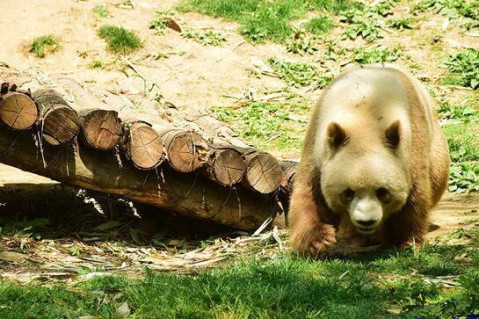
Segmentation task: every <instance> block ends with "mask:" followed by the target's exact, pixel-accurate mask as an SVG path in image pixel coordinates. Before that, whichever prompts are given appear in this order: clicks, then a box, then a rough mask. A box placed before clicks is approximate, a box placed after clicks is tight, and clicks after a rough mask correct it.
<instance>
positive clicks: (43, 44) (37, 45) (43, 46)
mask: <svg viewBox="0 0 479 319" xmlns="http://www.w3.org/2000/svg"><path fill="white" fill-rule="evenodd" d="M57 49H58V41H57V39H56V38H55V37H54V36H52V35H44V36H41V37H37V38H35V39H33V40H32V42H31V43H30V52H31V53H33V54H34V55H35V56H36V57H37V58H44V57H45V56H46V55H47V54H48V53H54V52H55V51H56V50H57Z"/></svg>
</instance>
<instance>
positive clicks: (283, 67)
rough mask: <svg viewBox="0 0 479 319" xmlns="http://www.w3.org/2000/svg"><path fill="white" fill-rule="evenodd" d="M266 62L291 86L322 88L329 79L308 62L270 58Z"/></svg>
mask: <svg viewBox="0 0 479 319" xmlns="http://www.w3.org/2000/svg"><path fill="white" fill-rule="evenodd" d="M268 64H269V65H270V66H271V67H272V68H273V69H274V70H275V71H276V72H277V73H278V74H279V76H280V77H281V79H283V80H284V81H285V82H286V83H287V84H289V85H290V86H293V87H297V88H299V87H305V86H313V87H314V88H315V89H317V88H323V87H324V86H325V85H326V84H328V83H329V82H330V81H331V78H330V77H329V76H325V75H322V74H321V72H320V70H319V69H318V68H316V67H315V66H313V65H311V64H308V63H301V62H289V61H284V60H280V59H277V58H270V59H268Z"/></svg>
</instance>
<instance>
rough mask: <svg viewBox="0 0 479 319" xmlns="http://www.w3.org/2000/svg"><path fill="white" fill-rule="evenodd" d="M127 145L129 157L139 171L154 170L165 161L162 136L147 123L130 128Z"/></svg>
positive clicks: (140, 123)
mask: <svg viewBox="0 0 479 319" xmlns="http://www.w3.org/2000/svg"><path fill="white" fill-rule="evenodd" d="M126 143H127V145H126V151H127V157H128V158H129V159H130V160H131V161H132V162H133V165H134V166H135V167H137V168H139V169H152V168H154V167H156V166H158V165H160V164H161V162H162V161H163V159H164V154H163V142H162V140H161V137H160V135H159V134H158V133H157V132H156V131H155V130H154V129H152V128H151V127H150V126H149V125H147V124H145V123H142V122H139V123H133V124H132V125H131V126H130V128H129V130H128V139H127V142H126Z"/></svg>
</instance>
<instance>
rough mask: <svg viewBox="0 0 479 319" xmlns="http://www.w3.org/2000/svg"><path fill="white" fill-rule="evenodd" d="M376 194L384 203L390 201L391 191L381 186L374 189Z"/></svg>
mask: <svg viewBox="0 0 479 319" xmlns="http://www.w3.org/2000/svg"><path fill="white" fill-rule="evenodd" d="M376 196H377V197H378V199H379V200H380V201H381V202H383V203H385V204H387V203H390V202H391V201H392V195H391V193H390V192H389V191H388V190H387V189H385V188H383V187H381V188H378V190H377V191H376Z"/></svg>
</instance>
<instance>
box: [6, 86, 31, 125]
mask: <svg viewBox="0 0 479 319" xmlns="http://www.w3.org/2000/svg"><path fill="white" fill-rule="evenodd" d="M0 119H2V121H3V122H4V123H5V124H6V125H7V126H8V127H10V128H12V129H14V130H26V129H29V128H30V127H32V126H33V124H35V123H36V122H37V119H38V109H37V106H36V105H35V102H33V100H32V99H31V98H30V97H29V96H27V95H26V94H23V93H18V92H10V93H7V94H5V95H4V96H2V97H1V98H0Z"/></svg>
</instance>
